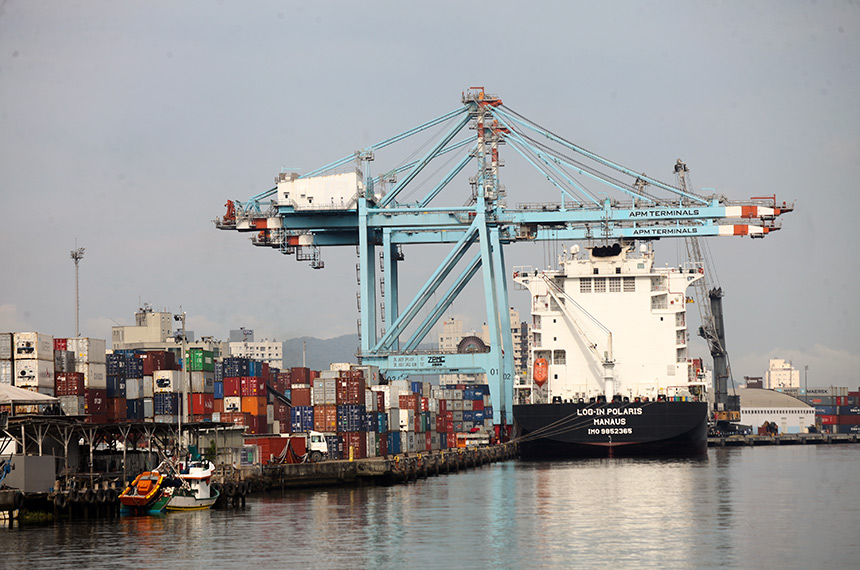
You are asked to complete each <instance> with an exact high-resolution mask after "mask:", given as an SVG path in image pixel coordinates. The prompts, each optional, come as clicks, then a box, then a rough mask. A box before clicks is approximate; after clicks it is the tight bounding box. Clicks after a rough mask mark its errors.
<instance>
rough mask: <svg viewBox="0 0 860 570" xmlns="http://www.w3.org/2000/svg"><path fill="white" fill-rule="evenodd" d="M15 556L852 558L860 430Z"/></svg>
mask: <svg viewBox="0 0 860 570" xmlns="http://www.w3.org/2000/svg"><path fill="white" fill-rule="evenodd" d="M0 552H2V553H4V554H3V555H2V558H0V567H8V568H41V569H44V568H50V569H52V570H60V569H66V568H69V569H71V568H74V569H77V570H79V569H80V568H96V569H112V570H114V569H116V568H165V569H171V570H173V569H184V568H189V569H190V568H248V567H255V568H266V569H268V568H303V569H311V568H547V567H585V568H619V567H622V568H821V567H829V568H855V567H857V566H856V564H857V560H858V556H860V446H858V445H845V446H838V445H833V446H812V445H807V446H783V447H759V448H729V449H712V450H710V452H709V455H708V458H707V459H700V460H641V459H639V460H637V459H629V460H627V459H612V460H609V459H595V460H581V461H568V462H555V463H539V462H516V461H510V462H506V463H497V464H493V465H489V466H484V467H482V468H479V469H475V470H470V471H467V472H461V473H459V474H452V475H442V476H439V477H431V478H429V479H427V480H424V481H418V482H417V483H410V484H408V485H397V486H392V487H370V488H351V487H350V488H337V489H327V490H314V491H309V490H302V491H289V492H285V493H275V494H270V495H268V496H265V497H253V498H251V499H249V501H248V503H247V507H246V508H245V509H244V510H226V509H225V510H216V511H203V512H190V513H169V514H167V515H164V516H159V517H139V518H133V517H122V518H119V519H110V520H96V521H75V522H60V523H56V524H54V525H49V526H44V527H31V528H27V527H25V528H23V529H18V528H16V529H11V530H10V529H3V530H2V531H0Z"/></svg>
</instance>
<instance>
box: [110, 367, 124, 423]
mask: <svg viewBox="0 0 860 570" xmlns="http://www.w3.org/2000/svg"><path fill="white" fill-rule="evenodd" d="M107 397H108V398H125V397H126V392H125V377H123V376H111V375H110V374H108V377H107ZM110 417H111V414H110V412H108V418H110Z"/></svg>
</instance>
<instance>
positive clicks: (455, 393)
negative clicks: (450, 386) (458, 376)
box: [451, 390, 463, 400]
mask: <svg viewBox="0 0 860 570" xmlns="http://www.w3.org/2000/svg"><path fill="white" fill-rule="evenodd" d="M451 399H452V400H462V399H463V391H462V390H451Z"/></svg>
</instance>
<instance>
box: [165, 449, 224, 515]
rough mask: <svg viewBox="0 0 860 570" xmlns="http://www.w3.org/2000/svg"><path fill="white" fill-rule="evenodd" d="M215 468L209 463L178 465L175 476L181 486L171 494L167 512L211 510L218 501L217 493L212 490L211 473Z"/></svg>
mask: <svg viewBox="0 0 860 570" xmlns="http://www.w3.org/2000/svg"><path fill="white" fill-rule="evenodd" d="M214 471H215V466H214V465H213V464H212V462H211V461H207V460H201V461H191V462H189V463H187V464H180V465H179V469H178V473H177V474H176V475H177V476H178V477H179V479H180V480H181V481H182V485H181V486H179V487H177V488H176V489H175V490H174V492H173V497H172V498H171V499H170V502H169V503H167V510H169V511H197V510H202V509H208V508H211V507H212V505H214V504H215V501H217V500H218V491H217V490H216V489H213V488H212V485H211V483H212V473H213V472H214Z"/></svg>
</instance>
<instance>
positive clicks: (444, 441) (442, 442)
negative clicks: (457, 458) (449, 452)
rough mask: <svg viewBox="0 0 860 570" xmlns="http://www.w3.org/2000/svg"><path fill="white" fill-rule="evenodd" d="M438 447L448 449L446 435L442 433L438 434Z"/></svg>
mask: <svg viewBox="0 0 860 570" xmlns="http://www.w3.org/2000/svg"><path fill="white" fill-rule="evenodd" d="M439 447H441V448H442V449H448V433H447V432H442V433H440V434H439Z"/></svg>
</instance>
